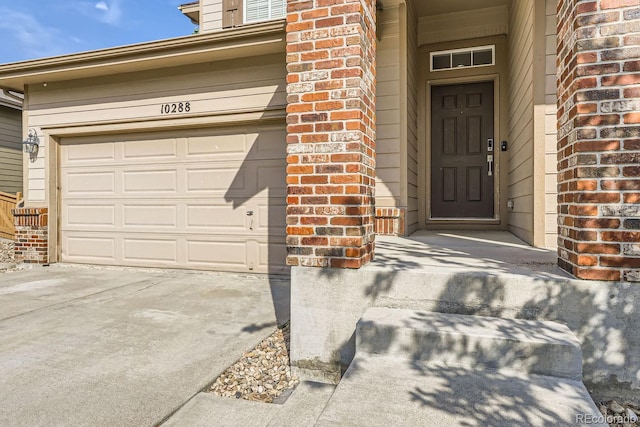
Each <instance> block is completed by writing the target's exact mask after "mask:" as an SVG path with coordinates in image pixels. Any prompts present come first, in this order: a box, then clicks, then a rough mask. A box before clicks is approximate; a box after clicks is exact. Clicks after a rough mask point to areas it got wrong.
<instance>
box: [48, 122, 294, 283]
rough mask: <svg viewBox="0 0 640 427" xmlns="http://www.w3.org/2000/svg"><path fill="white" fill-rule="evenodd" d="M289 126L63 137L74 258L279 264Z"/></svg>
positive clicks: (66, 239)
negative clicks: (287, 131)
mask: <svg viewBox="0 0 640 427" xmlns="http://www.w3.org/2000/svg"><path fill="white" fill-rule="evenodd" d="M285 146H286V140H285V130H284V128H283V126H281V125H280V126H265V127H247V128H239V127H234V128H225V129H213V130H211V129H209V130H206V131H205V130H192V131H180V132H175V133H174V134H166V133H162V134H161V133H149V134H135V135H104V136H100V137H77V138H67V139H63V140H62V142H61V171H60V172H61V208H62V209H61V222H60V227H61V233H60V237H61V249H62V251H61V252H62V253H61V258H62V260H63V261H66V262H75V263H90V264H107V265H126V266H149V267H165V268H193V269H212V270H221V271H254V272H281V271H283V269H284V264H285V257H286V256H285V252H286V247H285V206H286V179H285V178H286V160H285V150H286V148H285Z"/></svg>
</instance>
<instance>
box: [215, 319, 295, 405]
mask: <svg viewBox="0 0 640 427" xmlns="http://www.w3.org/2000/svg"><path fill="white" fill-rule="evenodd" d="M289 340H290V329H289V326H288V325H286V326H285V327H284V328H282V329H278V330H277V331H276V332H274V333H273V334H271V335H270V336H269V337H267V338H266V339H265V340H264V341H262V342H261V343H260V344H258V346H257V347H256V348H254V349H252V350H250V351H247V352H246V353H244V354H243V355H242V357H241V358H240V359H239V360H238V361H237V362H236V363H234V364H233V365H232V366H230V367H229V368H227V369H226V370H225V371H224V372H223V373H222V374H220V376H219V377H218V378H217V379H216V380H215V382H214V383H213V385H212V386H211V388H210V389H209V391H210V392H211V393H213V394H215V395H217V396H223V397H232V396H233V397H235V398H236V399H240V398H242V399H245V400H253V401H256V402H264V403H273V401H274V399H276V398H277V397H278V396H280V395H281V394H282V393H283V392H284V391H285V390H289V389H292V388H294V387H295V386H296V385H298V379H297V378H295V377H292V376H291V369H290V367H289V350H288V349H289Z"/></svg>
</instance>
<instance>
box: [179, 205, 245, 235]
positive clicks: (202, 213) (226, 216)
mask: <svg viewBox="0 0 640 427" xmlns="http://www.w3.org/2000/svg"><path fill="white" fill-rule="evenodd" d="M186 228H187V229H190V228H191V229H193V228H207V229H213V230H210V231H214V230H216V229H217V230H230V229H233V230H236V231H243V232H246V231H247V211H246V209H245V208H244V207H241V208H239V209H235V210H234V209H232V208H231V207H230V206H228V205H217V206H215V205H187V224H186Z"/></svg>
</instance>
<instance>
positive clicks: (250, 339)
mask: <svg viewBox="0 0 640 427" xmlns="http://www.w3.org/2000/svg"><path fill="white" fill-rule="evenodd" d="M288 294H289V290H288V281H287V280H283V279H272V280H269V279H268V278H267V277H265V276H242V275H234V274H215V273H192V272H175V271H169V272H166V271H165V272H163V271H158V270H135V269H115V268H113V269H109V268H99V269H98V268H90V267H70V266H52V267H48V268H46V267H45V268H43V267H38V268H34V269H31V270H25V271H18V272H11V273H6V274H5V273H2V272H0V425H2V426H40V425H42V426H44V425H46V426H62V425H65V426H70V425H93V426H101V425H105V426H106V425H118V426H151V425H155V424H157V423H159V422H161V421H162V420H164V419H165V418H166V417H168V416H169V415H171V414H172V413H173V412H174V411H175V410H177V409H178V408H180V407H181V406H182V405H184V404H185V402H187V401H189V399H191V398H192V397H193V396H194V395H196V394H197V393H198V392H199V391H200V390H201V389H202V388H203V387H205V386H206V385H207V384H208V383H209V382H211V381H213V380H214V379H215V377H216V376H217V375H218V374H219V373H221V372H222V371H223V370H224V369H225V368H226V367H228V366H229V365H230V364H231V363H232V362H234V361H235V360H236V359H237V358H239V357H240V355H241V353H242V352H243V351H245V350H248V349H250V348H252V347H253V346H255V345H256V344H257V343H258V342H260V341H261V340H262V339H264V338H265V337H266V336H268V335H269V334H270V333H271V332H273V330H274V328H275V326H276V323H277V321H276V311H277V312H278V315H279V316H278V317H279V319H280V320H281V321H283V320H286V318H287V316H288ZM274 300H275V301H276V305H275V306H274ZM274 307H276V308H277V310H276V308H274Z"/></svg>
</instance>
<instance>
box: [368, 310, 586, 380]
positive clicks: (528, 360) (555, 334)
mask: <svg viewBox="0 0 640 427" xmlns="http://www.w3.org/2000/svg"><path fill="white" fill-rule="evenodd" d="M356 352H357V353H358V354H362V353H368V354H374V355H376V354H377V355H388V356H393V357H400V358H405V359H409V360H411V361H416V362H417V361H424V362H443V363H445V364H448V365H455V366H464V367H470V368H489V369H502V368H508V369H513V370H517V371H522V372H528V373H533V374H538V375H549V376H555V377H561V378H569V379H575V380H582V351H581V349H580V343H579V342H578V340H577V338H576V337H575V335H574V334H573V333H572V332H571V331H570V330H569V328H568V327H566V326H565V325H561V324H559V323H555V322H546V321H532V320H515V319H499V318H495V317H481V316H465V315H456V314H442V313H432V312H426V311H415V310H405V309H390V308H383V307H373V308H370V309H368V310H367V311H366V312H365V313H364V315H363V316H362V318H361V319H360V320H359V321H358V324H357V327H356Z"/></svg>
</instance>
